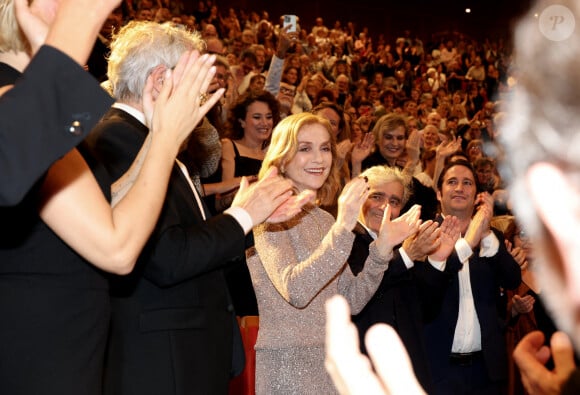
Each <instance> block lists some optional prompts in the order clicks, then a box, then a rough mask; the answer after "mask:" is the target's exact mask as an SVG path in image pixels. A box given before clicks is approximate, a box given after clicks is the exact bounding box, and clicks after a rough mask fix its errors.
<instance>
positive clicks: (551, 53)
mask: <svg viewBox="0 0 580 395" xmlns="http://www.w3.org/2000/svg"><path fill="white" fill-rule="evenodd" d="M514 53H515V63H514V69H513V76H514V78H515V80H516V81H517V82H516V84H515V86H514V88H513V89H512V92H511V94H510V97H509V100H506V102H507V108H506V110H507V113H508V116H507V117H506V119H505V121H504V122H503V123H502V125H501V128H502V143H503V145H504V148H505V163H504V164H503V169H502V171H503V175H504V177H505V178H506V180H507V181H508V183H509V187H510V192H511V199H512V204H513V207H514V210H515V213H516V215H517V217H518V219H519V221H520V222H521V225H522V227H523V229H524V231H525V232H526V233H528V235H529V236H530V237H531V241H532V243H533V245H534V249H535V257H534V258H535V259H534V262H533V264H534V265H535V267H536V269H537V271H536V272H537V274H538V276H537V278H538V280H539V281H540V283H541V286H542V292H541V296H542V297H543V299H544V300H545V301H546V304H547V305H548V307H549V310H550V311H551V313H552V315H553V318H554V319H555V320H556V322H557V324H558V326H559V327H560V328H561V329H562V330H564V331H566V332H568V333H569V334H570V335H571V336H572V338H573V341H574V342H575V346H576V349H577V350H579V349H580V240H578V238H579V236H580V2H576V1H571V0H565V1H559V2H558V4H554V3H552V2H551V1H539V2H538V3H537V4H536V5H535V7H533V8H532V9H531V11H530V12H529V13H528V15H526V16H524V17H523V18H522V20H521V21H520V23H519V25H518V27H517V31H516V34H515V52H514Z"/></svg>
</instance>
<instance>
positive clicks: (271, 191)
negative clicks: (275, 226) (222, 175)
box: [232, 167, 306, 225]
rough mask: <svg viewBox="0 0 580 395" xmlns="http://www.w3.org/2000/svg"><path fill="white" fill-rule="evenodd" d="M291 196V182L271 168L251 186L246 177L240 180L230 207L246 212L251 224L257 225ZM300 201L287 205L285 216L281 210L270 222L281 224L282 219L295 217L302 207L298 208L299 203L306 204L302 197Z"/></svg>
mask: <svg viewBox="0 0 580 395" xmlns="http://www.w3.org/2000/svg"><path fill="white" fill-rule="evenodd" d="M292 195H293V192H292V181H290V180H288V179H285V178H283V177H281V176H279V175H278V169H277V168H275V167H271V168H270V169H268V172H267V173H266V176H265V177H264V178H262V179H261V180H259V181H257V182H255V183H253V184H251V185H250V183H249V182H248V180H247V179H246V177H244V178H242V182H241V183H240V189H239V191H238V193H237V194H236V196H235V197H234V201H233V202H232V207H241V208H243V209H244V210H246V211H247V212H248V214H249V215H250V217H251V218H252V223H253V224H254V225H258V224H261V223H262V222H264V221H265V220H266V219H267V218H268V217H270V216H271V215H272V214H274V213H275V212H276V210H277V209H278V208H279V207H280V206H282V205H283V204H284V203H286V202H287V200H288V199H290V198H291V197H292ZM300 199H301V200H300V201H299V202H295V204H287V206H286V208H287V210H288V211H287V212H286V214H284V213H283V212H282V211H284V210H283V209H282V211H279V212H277V213H276V214H275V218H274V219H275V220H277V221H274V220H272V221H271V222H281V221H282V220H283V218H286V219H289V218H291V217H292V216H293V215H296V214H297V213H298V212H299V211H300V208H301V207H302V206H299V204H300V202H302V203H303V204H306V201H305V199H304V196H302V197H301V198H300Z"/></svg>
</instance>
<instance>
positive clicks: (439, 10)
mask: <svg viewBox="0 0 580 395" xmlns="http://www.w3.org/2000/svg"><path fill="white" fill-rule="evenodd" d="M217 4H218V5H219V7H220V10H221V12H222V13H224V14H225V13H227V9H228V8H229V7H233V8H234V9H236V10H237V9H245V10H251V11H254V10H255V11H261V10H266V11H268V12H269V14H270V19H271V20H272V21H274V20H276V19H277V18H278V17H279V16H280V15H283V14H296V15H298V16H299V17H300V22H301V26H303V27H306V28H307V29H308V30H310V28H311V27H312V26H313V25H314V20H315V18H316V17H317V16H323V17H324V24H325V25H326V26H327V27H329V28H331V27H332V25H333V23H334V21H335V20H340V21H341V22H342V23H343V25H344V24H346V22H347V21H358V22H359V23H358V24H357V29H356V30H357V32H358V31H360V28H362V26H360V25H361V24H363V22H362V21H364V25H366V26H368V28H369V33H370V35H371V37H373V38H376V37H377V36H378V35H379V34H381V33H382V34H384V35H385V38H386V39H387V42H393V41H392V40H393V39H395V38H396V37H399V36H401V35H402V34H403V32H404V31H405V30H410V31H411V36H412V37H415V36H419V37H422V38H424V39H429V38H431V35H432V34H443V35H447V34H446V33H450V32H460V33H463V34H466V35H468V36H470V37H472V38H476V39H484V38H486V37H489V38H491V39H497V38H505V39H508V38H510V36H511V31H512V30H511V29H512V27H513V25H514V22H515V21H516V20H517V18H518V16H521V15H522V14H523V13H524V12H525V11H526V10H528V9H529V7H530V5H531V4H532V1H531V0H485V1H482V0H478V1H458V0H398V1H393V0H384V1H376V0H372V1H368V0H366V1H365V0H313V1H304V0H294V1H288V0H220V1H218V2H217ZM467 8H469V9H470V10H471V12H470V13H466V12H465V10H466V9H467Z"/></svg>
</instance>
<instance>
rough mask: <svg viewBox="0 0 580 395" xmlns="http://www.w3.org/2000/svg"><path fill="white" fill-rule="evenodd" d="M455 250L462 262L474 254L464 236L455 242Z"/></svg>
mask: <svg viewBox="0 0 580 395" xmlns="http://www.w3.org/2000/svg"><path fill="white" fill-rule="evenodd" d="M455 251H456V252H457V256H458V257H459V262H461V263H465V262H467V261H468V260H469V258H470V257H471V255H473V250H472V249H471V247H470V246H469V243H468V242H467V241H466V240H465V239H464V238H463V237H462V238H460V239H459V240H457V241H456V242H455Z"/></svg>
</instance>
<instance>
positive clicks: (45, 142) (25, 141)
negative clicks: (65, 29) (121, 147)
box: [0, 46, 112, 206]
mask: <svg viewBox="0 0 580 395" xmlns="http://www.w3.org/2000/svg"><path fill="white" fill-rule="evenodd" d="M111 103H112V99H111V97H110V96H109V95H108V94H107V93H106V92H105V91H104V90H102V89H101V88H100V86H99V84H98V82H97V81H96V80H95V79H94V78H93V77H92V76H91V75H89V74H88V73H87V72H86V71H85V70H83V68H82V67H80V66H79V65H78V64H77V63H76V62H74V61H73V60H72V59H70V58H69V57H67V56H66V55H65V54H63V53H62V52H59V51H58V50H56V49H54V48H52V47H48V46H44V47H42V48H41V49H40V50H39V51H38V53H37V54H36V56H34V58H33V59H32V61H31V62H30V64H29V66H28V68H27V69H26V70H25V71H24V75H23V76H22V78H20V79H19V80H18V81H17V83H16V84H15V86H14V88H13V89H11V90H10V91H8V92H7V93H5V94H4V95H3V96H2V97H1V98H0V169H1V170H0V177H1V178H0V206H12V205H15V204H17V203H19V202H20V201H21V200H22V199H23V197H24V195H25V194H26V193H27V192H28V191H29V190H30V188H31V187H32V185H33V184H34V183H35V182H36V181H38V179H39V178H40V177H41V176H42V175H43V174H44V173H45V172H46V170H47V169H48V168H49V167H50V165H51V164H52V163H53V162H54V161H56V160H57V159H58V158H60V157H61V156H62V155H64V154H65V153H67V152H68V151H70V150H71V149H72V148H73V147H75V146H76V145H77V144H79V143H80V142H81V141H82V139H83V138H84V137H85V136H86V135H87V133H88V132H89V131H90V130H91V128H92V127H93V126H94V125H95V123H96V122H97V121H98V120H99V119H100V117H101V116H102V115H103V113H104V112H105V111H106V110H107V109H108V108H109V107H110V105H111Z"/></svg>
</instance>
